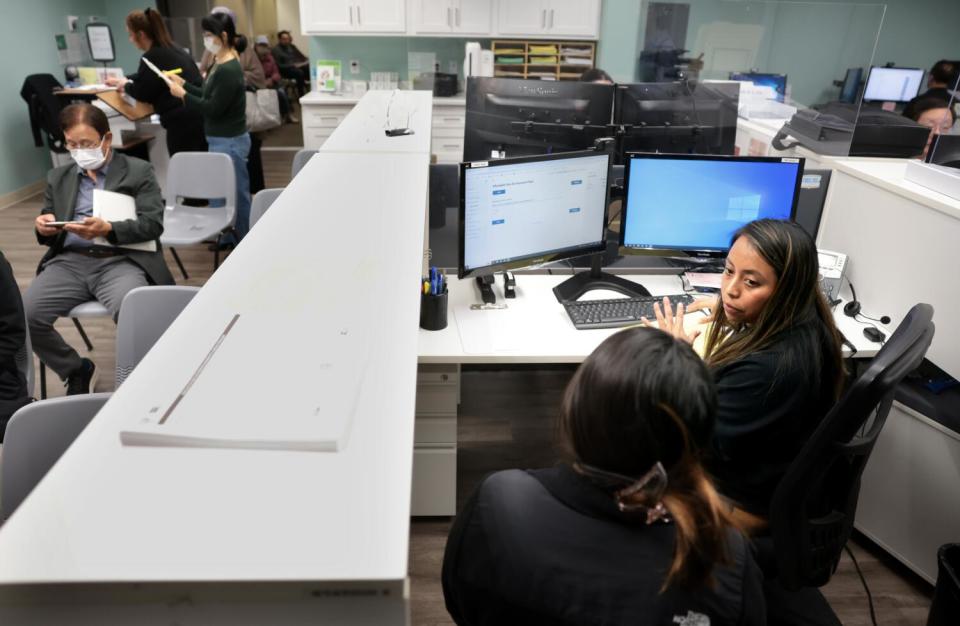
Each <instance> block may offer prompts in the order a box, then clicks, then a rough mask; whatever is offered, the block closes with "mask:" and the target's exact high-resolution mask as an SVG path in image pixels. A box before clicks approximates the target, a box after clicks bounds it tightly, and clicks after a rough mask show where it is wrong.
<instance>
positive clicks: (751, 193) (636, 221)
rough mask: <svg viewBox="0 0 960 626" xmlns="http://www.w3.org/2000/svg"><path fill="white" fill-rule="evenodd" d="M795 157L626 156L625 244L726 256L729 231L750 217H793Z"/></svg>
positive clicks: (795, 180) (797, 168) (800, 165)
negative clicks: (723, 253)
mask: <svg viewBox="0 0 960 626" xmlns="http://www.w3.org/2000/svg"><path fill="white" fill-rule="evenodd" d="M801 167H802V164H801V161H800V160H799V159H738V158H721V159H708V158H703V159H699V158H696V157H693V158H671V157H669V156H667V157H654V156H631V157H630V159H629V169H628V170H627V180H626V182H625V184H626V200H625V201H624V202H625V206H624V215H623V219H622V222H623V223H622V225H621V228H623V245H624V246H625V247H627V248H636V249H648V250H680V251H704V252H708V253H710V252H713V253H722V252H725V251H726V250H727V249H728V248H729V246H730V237H731V236H732V235H733V233H734V231H736V230H737V229H738V228H740V227H741V226H743V225H744V224H746V223H747V222H751V221H753V220H756V219H761V218H765V217H767V218H773V219H791V218H792V217H793V209H794V202H795V198H796V192H797V185H798V179H799V172H800V168H801Z"/></svg>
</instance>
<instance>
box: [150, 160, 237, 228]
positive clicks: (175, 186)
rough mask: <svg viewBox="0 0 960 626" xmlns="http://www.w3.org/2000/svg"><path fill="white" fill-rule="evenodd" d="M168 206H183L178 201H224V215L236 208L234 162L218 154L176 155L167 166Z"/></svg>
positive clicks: (231, 213) (166, 191)
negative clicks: (188, 199)
mask: <svg viewBox="0 0 960 626" xmlns="http://www.w3.org/2000/svg"><path fill="white" fill-rule="evenodd" d="M165 193H166V196H167V204H168V205H170V206H174V207H178V206H183V204H182V203H181V202H180V199H181V198H203V199H208V200H209V199H214V198H224V201H225V203H226V209H227V214H228V215H230V216H234V215H235V214H236V208H237V183H236V174H235V173H234V169H233V161H232V160H231V159H230V157H229V156H227V155H226V154H221V153H219V152H178V153H176V154H175V155H173V157H171V159H170V164H169V165H168V166H167V187H166V189H165Z"/></svg>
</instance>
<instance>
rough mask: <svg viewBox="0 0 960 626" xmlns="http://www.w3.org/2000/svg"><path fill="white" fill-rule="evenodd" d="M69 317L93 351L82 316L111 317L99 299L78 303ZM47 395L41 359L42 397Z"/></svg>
mask: <svg viewBox="0 0 960 626" xmlns="http://www.w3.org/2000/svg"><path fill="white" fill-rule="evenodd" d="M67 317H69V318H70V320H71V321H72V322H73V325H74V326H76V327H77V332H79V333H80V337H81V338H82V339H83V343H84V345H86V346H87V351H88V352H92V351H93V342H91V341H90V338H89V337H87V333H86V331H85V330H84V329H83V325H82V324H81V323H80V320H81V319H82V318H90V317H110V310H109V309H108V308H107V307H105V306H103V305H102V304H100V302H99V301H97V300H91V301H89V302H84V303H83V304H78V305H77V306H75V307H73V308H72V309H70V312H69V313H67ZM28 388H29V389H33V387H32V386H29V385H28ZM46 397H47V366H46V365H44V363H43V361H40V398H41V399H45V398H46Z"/></svg>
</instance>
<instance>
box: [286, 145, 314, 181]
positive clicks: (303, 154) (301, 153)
mask: <svg viewBox="0 0 960 626" xmlns="http://www.w3.org/2000/svg"><path fill="white" fill-rule="evenodd" d="M317 152H318V151H317V150H312V149H310V148H302V149H300V150H297V153H296V154H295V155H293V165H292V166H291V167H290V178H291V179H293V178H296V177H297V172H299V171H300V170H302V169H303V166H304V165H306V164H307V161H309V160H310V159H311V158H313V155H315V154H316V153H317Z"/></svg>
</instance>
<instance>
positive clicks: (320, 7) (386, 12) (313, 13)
mask: <svg viewBox="0 0 960 626" xmlns="http://www.w3.org/2000/svg"><path fill="white" fill-rule="evenodd" d="M300 24H301V30H302V31H303V34H304V35H336V34H351V35H358V34H364V33H370V34H376V33H382V34H403V33H405V32H406V12H405V0H300Z"/></svg>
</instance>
